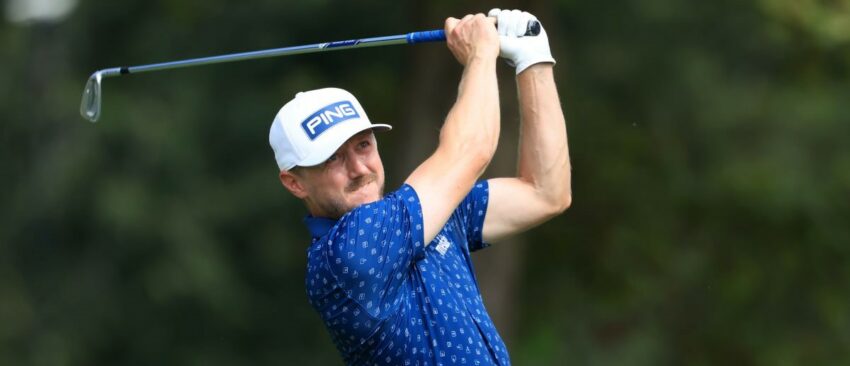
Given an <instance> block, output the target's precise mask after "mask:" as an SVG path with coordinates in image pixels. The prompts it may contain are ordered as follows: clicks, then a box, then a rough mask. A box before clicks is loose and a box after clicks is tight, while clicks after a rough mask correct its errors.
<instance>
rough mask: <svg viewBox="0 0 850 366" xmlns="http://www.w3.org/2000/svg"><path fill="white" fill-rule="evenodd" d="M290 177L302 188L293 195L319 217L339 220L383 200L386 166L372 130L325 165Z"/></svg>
mask: <svg viewBox="0 0 850 366" xmlns="http://www.w3.org/2000/svg"><path fill="white" fill-rule="evenodd" d="M290 174H291V175H292V177H293V178H294V179H295V180H297V181H298V185H299V186H300V188H301V190H300V191H299V192H296V191H293V189H291V188H290V191H293V193H294V194H295V195H296V196H298V197H299V198H302V199H303V200H304V201H305V202H306V203H307V208H308V209H309V210H310V213H311V214H312V215H313V216H316V217H329V218H339V217H341V216H342V215H343V214H345V213H346V212H348V211H351V210H352V209H354V208H355V207H357V206H359V205H361V204H364V203H368V202H374V201H377V200H379V199H380V198H381V196H382V195H383V190H384V166H383V163H381V157H380V155H378V144H377V141H375V135H374V134H373V133H372V131H371V130H366V131H363V132H360V133H358V134H357V135H354V136H353V137H351V138H350V139H348V141H346V142H345V143H344V144H343V145H342V146H340V148H339V149H337V151H336V152H335V153H334V154H333V155H331V157H330V158H329V159H328V160H326V161H325V162H324V163H322V164H320V165H317V166H313V167H299V168H296V169H295V171H292V172H290ZM281 177H282V179H283V173H282V176H281ZM284 185H286V183H284Z"/></svg>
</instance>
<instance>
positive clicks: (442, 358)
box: [305, 181, 510, 366]
mask: <svg viewBox="0 0 850 366" xmlns="http://www.w3.org/2000/svg"><path fill="white" fill-rule="evenodd" d="M488 198H489V191H488V185H487V182H486V181H482V182H478V183H476V184H475V187H473V189H472V191H471V192H470V193H469V194H468V195H467V196H466V198H465V199H464V200H463V202H461V204H460V205H459V206H458V207H457V209H456V210H455V211H454V213H453V214H452V216H451V217H450V218H449V220H448V222H446V225H445V226H444V227H443V228H442V230H441V231H440V233H439V234H438V235H437V236H436V237H435V238H434V240H433V241H432V242H431V243H430V244H429V245H427V246H426V245H424V243H423V241H424V239H423V238H424V234H423V231H422V208H421V206H420V203H419V197H418V196H417V194H416V191H415V190H414V189H413V187H411V186H409V185H406V184H405V185H404V186H402V187H401V188H400V189H399V190H397V191H395V192H392V193H390V194H388V195H387V196H386V197H384V198H383V199H382V200H380V201H377V202H372V203H369V204H365V205H361V206H359V207H357V208H355V209H354V210H352V211H350V212H348V213H347V214H345V215H344V216H343V217H342V218H340V219H339V220H336V221H335V220H329V219H323V218H314V217H308V218H306V219H305V222H306V224H307V226H308V228H309V229H310V232H311V234H312V236H313V240H312V243H311V245H310V248H309V249H308V250H307V274H306V286H307V297H308V299H309V302H310V304H311V305H312V306H313V308H315V309H316V311H317V312H318V313H319V314H320V315H321V317H322V320H323V321H324V322H325V326H326V327H327V328H328V331H329V332H330V335H331V338H332V339H333V342H334V344H335V345H336V347H337V349H338V350H339V351H340V353H341V354H342V357H343V359H344V361H345V363H346V364H347V365H410V366H426V365H430V366H441V365H442V366H448V365H509V364H510V358H509V357H508V351H507V349H506V348H505V344H504V342H503V341H502V339H501V337H500V336H499V333H498V332H497V331H496V327H495V326H494V325H493V322H492V320H491V319H490V316H489V315H488V314H487V310H486V309H485V308H484V302H483V301H482V299H481V293H480V291H479V289H478V282H477V280H476V278H475V274H474V273H473V270H472V261H471V258H470V252H472V251H475V250H478V249H482V248H485V247H487V246H488V244H486V243H484V242H483V240H482V237H481V230H482V227H483V225H484V216H485V214H486V212H487V200H488Z"/></svg>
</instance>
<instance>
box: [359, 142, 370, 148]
mask: <svg viewBox="0 0 850 366" xmlns="http://www.w3.org/2000/svg"><path fill="white" fill-rule="evenodd" d="M369 145H371V143H370V142H369V141H362V142H360V147H361V148H365V147H368V146H369Z"/></svg>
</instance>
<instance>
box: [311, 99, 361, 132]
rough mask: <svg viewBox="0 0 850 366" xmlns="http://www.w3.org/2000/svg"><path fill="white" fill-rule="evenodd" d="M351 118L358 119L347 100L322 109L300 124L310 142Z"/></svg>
mask: <svg viewBox="0 0 850 366" xmlns="http://www.w3.org/2000/svg"><path fill="white" fill-rule="evenodd" d="M352 118H360V114H359V113H357V110H356V109H354V105H352V104H351V102H349V101H347V100H343V101H341V102H336V103H333V104H329V105H327V106H325V107H322V108H321V109H319V110H318V111H316V113H313V114H311V115H310V116H309V117H307V119H305V120H304V121H303V122H301V128H302V129H303V130H304V132H306V133H307V137H309V138H310V140H315V139H316V138H317V137H319V135H321V134H322V133H324V132H325V131H327V130H328V129H329V128H331V127H333V126H335V125H337V124H339V123H340V122H344V121H347V120H349V119H352Z"/></svg>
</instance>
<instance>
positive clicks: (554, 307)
mask: <svg viewBox="0 0 850 366" xmlns="http://www.w3.org/2000/svg"><path fill="white" fill-rule="evenodd" d="M20 1H22V0H5V3H4V5H5V7H4V10H3V13H2V14H3V15H4V16H3V18H2V21H0V65H2V68H0V120H2V122H0V178H2V179H0V184H2V186H0V207H2V208H1V209H0V365H152V364H155V365H280V364H290V365H328V364H339V363H340V358H339V356H338V354H337V352H336V350H335V349H334V347H333V345H332V343H331V342H330V338H329V336H328V335H327V334H326V332H325V330H324V328H323V325H322V323H321V321H320V319H319V317H318V315H316V314H315V313H314V312H313V310H312V309H311V308H310V307H309V305H308V304H307V301H306V295H305V292H304V285H303V275H304V270H305V259H306V255H305V249H306V246H307V243H308V240H309V238H308V233H307V231H306V229H305V228H304V227H303V225H302V223H301V219H302V217H303V215H304V214H305V210H304V208H303V206H302V205H301V204H300V202H298V201H297V200H296V199H294V198H293V197H292V196H290V195H289V194H288V193H287V192H286V191H285V190H284V189H283V188H282V187H281V186H280V183H279V182H278V180H277V168H276V165H275V163H274V159H273V155H272V152H271V149H270V148H269V146H268V142H267V136H268V128H269V125H270V123H271V120H272V118H273V117H274V115H275V113H276V112H277V110H278V108H280V106H281V105H282V104H283V103H284V102H285V101H287V100H289V99H290V98H291V97H292V96H293V95H294V94H295V93H296V92H298V91H300V90H308V89H314V88H319V87H325V86H337V87H342V88H345V89H348V90H350V91H352V92H353V93H354V94H355V95H357V96H358V98H359V99H360V101H361V102H362V104H363V105H364V106H365V108H366V110H367V111H368V113H369V116H370V118H371V119H372V120H373V121H376V122H378V121H380V122H387V123H391V124H393V125H394V126H395V129H394V130H393V131H392V132H389V133H386V134H381V135H380V136H379V137H378V138H379V140H378V141H379V144H380V148H381V151H382V156H383V158H384V165H385V167H386V170H387V176H388V189H394V188H395V187H397V186H398V185H399V184H400V183H401V182H402V181H403V180H404V178H405V177H406V176H407V174H409V173H410V172H411V171H412V169H413V168H414V167H415V166H416V165H417V163H419V162H421V161H422V160H423V159H424V158H425V157H426V156H427V155H428V153H429V152H430V151H432V149H433V148H434V147H435V145H436V141H437V140H436V136H437V132H438V129H439V127H440V125H441V123H442V119H443V118H444V116H445V113H446V112H447V111H448V109H449V108H450V107H451V104H452V102H453V99H454V97H455V96H456V90H457V82H458V80H459V76H460V72H461V67H460V66H459V65H458V64H457V63H456V62H455V61H454V59H453V58H452V56H451V55H450V53H449V52H448V51H447V50H446V48H445V46H444V45H442V44H426V45H419V46H393V47H385V48H367V49H361V50H350V51H340V52H332V53H322V54H314V55H299V56H292V57H285V58H275V59H266V60H255V61H246V62H240V63H234V64H224V65H214V66H204V67H198V68H191V69H184V70H176V71H166V72H158V73H151V74H144V75H136V76H130V77H125V78H112V79H106V80H105V82H104V86H103V91H104V99H103V102H104V108H103V115H102V117H101V120H100V122H98V123H97V124H90V123H88V122H86V121H84V120H83V119H82V118H81V117H80V116H79V114H78V108H79V101H80V95H81V93H82V89H83V86H84V84H85V81H86V79H87V77H88V76H89V74H90V73H91V72H93V71H94V70H97V69H102V68H106V67H113V66H122V65H128V64H129V65H135V64H145V63H152V62H160V61H168V60H176V59H182V58H190V57H199V56H207V55H215V54H222V53H230V52H238V51H248V50H256V49H264V48H273V47H281V46H289V45H298V44H308V43H316V42H324V41H332V40H343V39H351V38H358V37H369V36H378V35H390V34H399V33H406V32H409V31H414V30H426V29H436V28H441V27H442V24H443V20H444V19H445V17H447V16H461V15H463V14H466V13H470V12H477V11H486V10H487V9H489V8H491V7H493V6H494V5H493V4H492V3H489V2H483V1H473V2H462V3H458V2H454V1H448V0H439V1H428V2H425V1H419V2H389V1H385V2H378V1H360V2H345V1H299V2H286V1H269V0H257V1H244V2H227V1H223V0H204V1H199V0H147V1H142V0H124V1H93V0H80V2H79V3H77V4H76V6H75V7H73V8H72V9H71V11H70V13H68V14H67V16H66V17H64V18H61V19H57V20H54V21H34V22H25V23H21V22H14V21H12V17H11V16H10V14H11V13H12V10H10V9H11V5H10V4H12V3H18V2H20ZM498 6H501V7H505V8H514V7H518V8H523V9H526V10H528V11H530V12H532V13H534V14H536V15H537V16H538V17H539V18H540V20H541V22H542V23H543V25H544V26H545V27H546V29H547V31H548V32H549V39H550V43H551V48H552V51H553V54H554V56H555V58H556V59H557V60H558V64H557V66H556V68H555V71H556V77H557V79H558V80H557V81H558V86H559V90H560V93H561V101H562V104H563V106H564V110H565V113H566V116H567V125H568V134H569V140H570V151H571V154H572V163H573V206H572V207H571V208H570V209H569V210H568V211H567V212H566V213H565V214H564V215H562V216H560V217H558V218H556V219H554V220H552V221H551V222H549V223H546V224H545V225H543V226H541V227H539V228H536V229H534V230H532V231H530V232H529V233H527V234H524V235H521V236H518V237H515V238H511V239H508V240H505V241H504V242H503V243H497V245H495V246H494V247H493V248H491V249H488V250H486V251H483V252H481V253H480V255H479V254H477V255H476V256H475V257H476V258H475V260H476V270H477V272H478V276H479V279H480V281H481V283H482V288H483V292H484V295H485V301H486V304H487V306H488V309H490V312H491V314H492V315H493V317H494V318H495V321H496V323H497V326H498V328H499V329H500V331H501V332H502V335H503V336H504V338H505V339H506V341H507V343H508V348H509V350H510V353H511V356H512V359H513V361H514V364H517V365H839V364H850V149H848V147H847V146H848V145H847V143H846V139H847V138H848V137H850V1H848V0H833V1H818V0H757V1H731V0H719V1H676V0H652V1H638V0H615V1H608V2H592V1H575V0H561V1H529V2H518V1H506V2H504V3H500V4H498ZM499 76H500V84H501V87H500V91H501V99H502V114H503V118H502V125H503V128H502V130H503V134H502V139H501V141H500V148H499V151H498V153H497V157H496V159H495V160H494V162H493V164H492V166H491V168H490V170H489V171H488V172H487V173H486V176H487V177H494V176H500V175H508V174H512V172H513V167H514V166H515V162H516V159H515V152H516V138H517V136H516V135H517V126H518V117H517V106H516V88H515V84H514V81H513V73H512V70H510V68H508V67H507V66H504V65H501V66H500V69H499Z"/></svg>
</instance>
